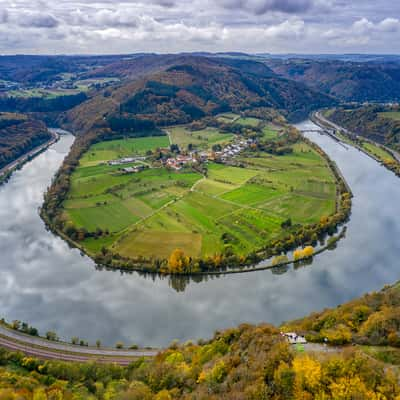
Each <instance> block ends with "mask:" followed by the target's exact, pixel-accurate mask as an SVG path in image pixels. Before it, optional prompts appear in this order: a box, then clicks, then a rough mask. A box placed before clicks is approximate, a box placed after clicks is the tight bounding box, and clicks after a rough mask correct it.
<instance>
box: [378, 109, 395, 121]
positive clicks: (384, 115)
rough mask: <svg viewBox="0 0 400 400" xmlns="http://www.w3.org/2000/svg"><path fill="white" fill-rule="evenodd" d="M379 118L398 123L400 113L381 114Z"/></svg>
mask: <svg viewBox="0 0 400 400" xmlns="http://www.w3.org/2000/svg"><path fill="white" fill-rule="evenodd" d="M379 116H380V117H383V118H390V119H395V120H396V121H400V111H386V112H380V113H379Z"/></svg>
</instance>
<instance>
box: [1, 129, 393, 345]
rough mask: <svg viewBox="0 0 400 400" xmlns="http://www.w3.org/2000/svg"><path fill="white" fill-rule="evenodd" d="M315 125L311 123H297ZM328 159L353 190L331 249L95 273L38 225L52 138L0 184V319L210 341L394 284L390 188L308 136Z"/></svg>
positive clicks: (365, 164)
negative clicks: (311, 255) (232, 267)
mask: <svg viewBox="0 0 400 400" xmlns="http://www.w3.org/2000/svg"><path fill="white" fill-rule="evenodd" d="M298 127H299V128H301V129H310V128H311V129H316V126H315V125H313V124H312V123H311V122H310V121H306V122H304V123H302V124H299V125H298ZM308 137H309V138H310V139H312V140H314V141H315V142H316V143H318V144H319V145H320V146H321V147H322V148H323V149H324V150H325V151H326V152H327V153H328V155H329V156H330V157H331V158H332V159H333V160H335V161H336V162H337V164H338V166H339V168H340V169H341V170H342V172H343V174H344V176H345V177H346V179H347V181H348V183H349V184H350V186H351V188H352V190H353V193H354V196H355V197H354V200H353V213H352V217H351V220H350V222H349V223H348V229H347V234H346V238H344V239H342V240H341V241H340V242H339V243H338V246H337V248H336V249H335V250H333V251H328V252H325V253H323V254H321V255H319V256H318V257H317V258H316V259H315V260H314V262H313V263H312V264H311V265H309V266H307V267H303V268H299V269H294V268H292V267H290V268H288V270H287V271H286V272H285V273H283V274H278V273H276V272H275V273H273V272H272V271H262V272H251V273H245V274H234V275H226V276H221V277H215V278H209V279H205V280H202V281H199V282H194V281H186V280H185V279H181V280H179V279H178V280H175V281H172V282H171V280H170V279H169V278H168V277H165V278H162V279H161V278H158V277H154V276H153V277H145V276H142V275H139V274H137V273H132V274H121V273H120V272H116V271H105V270H98V269H96V267H95V265H94V263H93V261H92V260H90V259H89V258H88V257H86V256H82V255H81V254H80V252H79V251H78V250H76V249H70V248H69V247H68V245H67V244H66V243H65V242H64V241H63V240H61V239H60V238H58V237H56V236H54V235H53V234H52V233H50V232H47V231H46V230H45V227H44V224H43V222H42V221H41V219H40V217H39V215H38V208H39V206H40V204H41V202H42V198H43V193H44V191H45V189H46V187H47V186H48V185H49V184H50V182H51V178H52V176H53V174H54V173H55V171H56V170H57V168H58V167H59V166H60V165H61V163H62V160H63V158H64V157H65V155H66V154H67V153H68V150H69V148H70V146H71V144H72V142H73V137H72V136H71V135H65V136H62V137H61V139H60V141H59V142H58V143H56V144H55V145H53V146H51V148H50V149H49V150H47V151H46V152H44V153H43V154H41V155H39V156H38V157H37V158H35V159H34V160H33V161H31V162H29V163H28V164H26V165H25V166H24V167H23V168H22V169H21V170H19V171H17V172H16V173H14V175H13V176H12V178H11V180H10V181H9V182H8V183H7V184H6V185H4V186H2V187H0V316H2V317H4V318H6V319H7V320H9V321H11V320H13V319H19V320H22V321H26V322H28V323H29V324H32V325H33V326H35V327H37V328H38V329H39V330H40V332H41V333H45V332H46V331H47V330H55V331H56V332H57V333H58V334H59V335H60V337H62V338H64V339H66V340H69V339H70V338H71V337H72V336H79V337H80V338H83V339H86V340H89V341H90V342H91V343H94V341H95V340H96V339H100V340H102V342H103V343H104V344H109V345H112V344H115V343H116V342H117V341H123V342H124V343H125V344H132V343H135V344H139V345H149V346H162V345H166V344H168V343H169V342H170V341H171V340H173V339H179V340H187V339H198V338H201V337H203V338H207V337H210V336H211V335H212V334H213V332H214V331H215V330H216V329H223V328H228V327H231V326H236V325H238V324H239V323H242V322H251V323H258V322H263V321H265V322H272V323H280V322H282V321H284V320H288V319H293V318H296V317H300V316H303V315H306V314H307V313H309V312H311V311H314V310H319V309H323V308H325V307H330V306H335V305H337V304H339V303H342V302H344V301H347V300H350V299H352V298H354V297H357V296H359V295H361V294H363V293H365V292H367V291H370V290H375V289H380V288H381V287H382V286H383V285H384V284H386V283H393V282H395V281H396V280H398V279H399V277H400V263H399V256H400V240H399V238H400V213H399V205H400V184H399V183H400V181H399V179H398V178H397V177H396V176H395V175H394V174H393V173H391V172H389V171H387V170H386V169H385V168H383V167H382V166H380V165H379V164H377V163H376V162H375V161H373V160H372V159H370V158H369V157H367V156H366V155H364V154H363V153H360V152H359V151H358V150H355V149H353V148H349V149H346V148H344V147H343V146H341V145H339V144H338V143H336V142H335V141H333V140H332V139H331V138H329V137H327V136H323V135H320V134H319V133H310V134H308Z"/></svg>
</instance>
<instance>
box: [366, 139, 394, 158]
mask: <svg viewBox="0 0 400 400" xmlns="http://www.w3.org/2000/svg"><path fill="white" fill-rule="evenodd" d="M361 146H362V147H363V148H364V149H365V150H366V151H367V152H368V153H370V154H372V155H373V156H375V157H377V158H378V159H379V160H381V161H393V160H394V158H393V156H392V155H391V154H390V153H389V152H387V151H386V150H385V149H383V148H382V147H380V146H378V145H375V144H373V143H370V142H366V141H363V142H362V145H361Z"/></svg>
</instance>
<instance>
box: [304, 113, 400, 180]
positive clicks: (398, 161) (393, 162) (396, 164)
mask: <svg viewBox="0 0 400 400" xmlns="http://www.w3.org/2000/svg"><path fill="white" fill-rule="evenodd" d="M310 119H311V120H312V121H313V122H315V123H316V124H317V125H319V126H320V127H322V128H325V127H327V128H328V129H333V132H330V134H331V135H332V136H333V137H335V138H336V139H337V140H338V141H340V142H345V143H347V144H349V145H351V146H353V147H355V148H356V149H358V150H359V151H361V152H363V153H364V154H366V155H367V156H368V157H371V158H372V159H373V160H375V161H376V162H378V163H379V164H381V165H383V166H384V167H385V168H387V169H388V170H389V171H392V172H393V173H394V174H396V175H397V176H398V177H400V154H399V153H397V152H396V151H394V150H392V149H390V148H388V147H387V146H385V145H382V144H380V143H377V142H375V141H373V140H371V139H367V138H365V137H362V136H360V135H357V134H356V133H354V132H350V131H349V130H348V129H346V128H344V127H342V126H339V125H338V124H336V123H334V122H332V121H330V120H329V119H328V118H326V117H324V116H323V115H322V114H321V112H320V111H317V112H314V113H312V115H311V117H310ZM363 144H365V145H363ZM367 146H369V147H371V149H368V147H367ZM374 148H375V149H376V150H375V151H374ZM380 153H382V155H381V154H380ZM384 153H386V154H387V155H388V158H391V159H388V158H385V157H384Z"/></svg>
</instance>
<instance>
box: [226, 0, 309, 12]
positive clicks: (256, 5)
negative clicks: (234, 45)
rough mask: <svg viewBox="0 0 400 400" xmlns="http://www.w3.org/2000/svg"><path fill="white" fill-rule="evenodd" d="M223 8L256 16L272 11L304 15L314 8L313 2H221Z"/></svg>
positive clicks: (295, 0)
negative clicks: (247, 12)
mask: <svg viewBox="0 0 400 400" xmlns="http://www.w3.org/2000/svg"><path fill="white" fill-rule="evenodd" d="M220 4H221V6H222V7H225V8H228V9H231V10H238V9H242V10H245V11H249V12H251V13H253V14H256V15H262V14H265V13H267V12H271V11H278V12H283V13H288V14H294V13H304V12H306V11H308V10H309V9H311V8H312V7H313V6H314V1H313V0H220Z"/></svg>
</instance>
